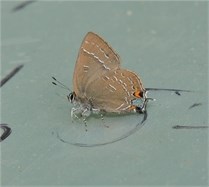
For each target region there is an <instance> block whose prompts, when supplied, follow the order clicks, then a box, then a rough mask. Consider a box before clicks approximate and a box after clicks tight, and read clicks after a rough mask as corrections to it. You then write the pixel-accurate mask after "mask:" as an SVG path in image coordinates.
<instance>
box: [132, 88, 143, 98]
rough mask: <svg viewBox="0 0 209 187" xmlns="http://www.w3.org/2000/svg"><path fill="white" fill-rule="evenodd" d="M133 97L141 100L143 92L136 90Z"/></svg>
mask: <svg viewBox="0 0 209 187" xmlns="http://www.w3.org/2000/svg"><path fill="white" fill-rule="evenodd" d="M133 95H134V96H135V97H137V98H142V97H143V92H141V91H139V90H137V91H135V92H134V94H133Z"/></svg>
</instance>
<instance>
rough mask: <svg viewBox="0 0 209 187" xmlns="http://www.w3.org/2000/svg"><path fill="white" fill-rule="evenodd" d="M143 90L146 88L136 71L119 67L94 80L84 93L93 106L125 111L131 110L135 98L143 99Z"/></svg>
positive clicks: (107, 109)
mask: <svg viewBox="0 0 209 187" xmlns="http://www.w3.org/2000/svg"><path fill="white" fill-rule="evenodd" d="M143 92H145V89H144V87H143V85H142V83H141V81H140V79H139V77H138V76H137V75H136V74H135V73H133V72H131V71H128V70H125V69H118V70H115V71H109V72H107V73H106V74H104V75H102V76H100V77H99V78H98V79H96V80H94V81H92V82H91V83H90V84H89V85H88V87H87V88H86V90H85V92H84V93H85V95H86V96H87V98H88V99H89V101H90V103H91V104H92V106H93V108H98V109H101V110H104V111H106V112H114V113H115V112H116V113H125V112H130V110H131V108H132V101H133V100H134V99H140V98H141V99H142V97H143V94H140V93H143ZM136 93H139V94H136ZM132 109H133V108H132Z"/></svg>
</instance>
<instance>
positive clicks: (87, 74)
mask: <svg viewBox="0 0 209 187" xmlns="http://www.w3.org/2000/svg"><path fill="white" fill-rule="evenodd" d="M119 66H120V59H119V56H118V55H117V54H116V53H115V52H114V51H113V49H112V48H111V47H110V46H109V45H108V44H107V43H106V42H105V41H104V40H103V39H102V38H100V37H99V36H98V35H96V34H94V33H92V32H89V33H87V35H86V36H85V38H84V40H83V42H82V44H81V47H80V51H79V54H78V58H77V62H76V65H75V69H74V76H73V87H74V92H75V93H76V95H77V96H78V97H84V91H85V90H86V88H88V87H89V84H91V83H92V82H95V80H96V79H98V78H99V77H101V75H103V74H105V73H107V72H108V71H114V70H116V69H118V68H119ZM89 94H90V93H89Z"/></svg>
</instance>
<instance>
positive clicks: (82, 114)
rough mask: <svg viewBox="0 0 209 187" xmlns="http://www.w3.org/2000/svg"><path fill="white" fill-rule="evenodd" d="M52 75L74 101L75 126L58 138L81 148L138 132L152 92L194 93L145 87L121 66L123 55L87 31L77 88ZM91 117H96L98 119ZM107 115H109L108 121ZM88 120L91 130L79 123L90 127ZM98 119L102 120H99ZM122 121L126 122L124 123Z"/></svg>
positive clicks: (75, 82)
mask: <svg viewBox="0 0 209 187" xmlns="http://www.w3.org/2000/svg"><path fill="white" fill-rule="evenodd" d="M52 78H53V79H54V81H53V82H52V83H53V84H55V85H59V86H60V87H63V88H66V89H68V90H69V91H70V94H69V95H68V96H67V98H68V100H69V101H70V102H71V103H72V104H73V108H72V110H71V117H72V118H73V119H74V120H73V124H75V125H72V126H71V128H69V126H66V125H65V126H64V129H62V130H61V131H60V132H56V135H57V138H58V139H59V140H60V141H62V142H64V143H69V144H72V145H76V146H80V147H94V146H100V145H106V144H110V143H113V142H116V141H119V140H122V139H124V138H126V137H128V136H130V135H131V134H133V133H134V132H136V131H137V130H138V129H139V128H140V127H142V126H143V125H144V124H145V121H146V119H147V103H148V101H149V100H154V99H152V98H149V97H147V92H148V91H159V90H161V91H172V92H175V93H176V94H177V95H181V94H180V92H190V91H189V90H180V89H158V88H145V87H144V86H143V84H142V81H141V79H140V78H139V76H137V75H136V74H135V73H134V72H132V71H130V70H127V69H123V68H121V67H120V58H119V56H118V55H117V54H116V53H115V52H114V50H113V49H112V48H111V47H110V46H109V45H108V44H107V43H106V42H105V41H104V40H103V39H102V38H101V37H99V36H98V35H97V34H95V33H92V32H89V33H87V35H86V36H85V38H84V40H83V42H82V44H81V47H80V50H79V54H78V57H77V61H76V65H75V69H74V75H73V91H71V90H70V89H69V88H67V87H66V86H65V85H64V84H62V83H61V82H59V81H58V80H57V79H56V78H54V77H52ZM136 113H137V115H136ZM138 114H141V115H138ZM118 115H120V117H119V118H118ZM127 115H130V117H131V123H133V124H130V118H128V117H127ZM90 116H94V122H93V121H92V118H91V117H90ZM104 116H107V118H105V120H103V119H104ZM87 119H88V131H86V132H85V131H83V128H82V126H81V125H78V124H77V122H78V121H79V123H80V122H81V123H83V124H85V126H86V125H87ZM96 119H97V120H99V121H98V122H96V123H95V120H96ZM121 121H122V122H123V124H125V125H121ZM91 122H92V123H91ZM91 124H93V125H92V126H91ZM95 124H99V125H95ZM86 129H87V127H86Z"/></svg>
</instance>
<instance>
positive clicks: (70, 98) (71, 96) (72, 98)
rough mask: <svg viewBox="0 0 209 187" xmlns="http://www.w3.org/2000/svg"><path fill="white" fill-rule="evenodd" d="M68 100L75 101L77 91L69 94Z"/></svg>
mask: <svg viewBox="0 0 209 187" xmlns="http://www.w3.org/2000/svg"><path fill="white" fill-rule="evenodd" d="M67 99H68V101H70V102H71V103H72V102H73V101H74V99H75V93H74V92H72V93H70V94H69V95H68V96H67Z"/></svg>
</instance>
